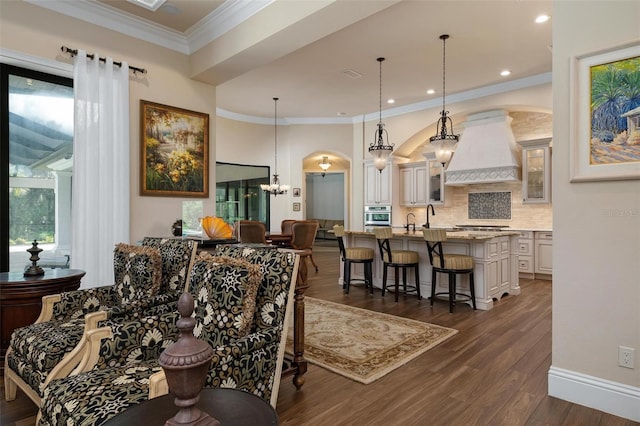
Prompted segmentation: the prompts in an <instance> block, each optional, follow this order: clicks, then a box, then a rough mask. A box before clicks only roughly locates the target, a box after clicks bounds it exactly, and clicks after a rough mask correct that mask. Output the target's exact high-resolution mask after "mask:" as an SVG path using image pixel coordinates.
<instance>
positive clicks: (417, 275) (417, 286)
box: [415, 263, 422, 300]
mask: <svg viewBox="0 0 640 426" xmlns="http://www.w3.org/2000/svg"><path fill="white" fill-rule="evenodd" d="M415 268H416V292H417V293H418V300H422V296H421V295H420V274H419V273H418V269H419V268H418V264H417V263H416V266H415Z"/></svg>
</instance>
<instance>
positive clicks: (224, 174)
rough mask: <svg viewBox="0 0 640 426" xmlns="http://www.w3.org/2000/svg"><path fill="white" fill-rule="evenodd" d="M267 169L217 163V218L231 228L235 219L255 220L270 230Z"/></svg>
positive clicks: (264, 167)
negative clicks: (265, 189)
mask: <svg viewBox="0 0 640 426" xmlns="http://www.w3.org/2000/svg"><path fill="white" fill-rule="evenodd" d="M262 183H266V184H268V183H269V167H267V166H250V165H245V164H233V163H222V162H216V210H217V211H216V216H218V217H221V218H222V219H224V221H225V222H227V223H229V224H230V225H233V224H234V223H235V222H237V221H238V220H243V219H248V220H258V221H260V222H263V223H265V224H266V225H267V229H269V201H270V200H269V194H267V193H265V192H264V191H263V190H262V189H260V184H262Z"/></svg>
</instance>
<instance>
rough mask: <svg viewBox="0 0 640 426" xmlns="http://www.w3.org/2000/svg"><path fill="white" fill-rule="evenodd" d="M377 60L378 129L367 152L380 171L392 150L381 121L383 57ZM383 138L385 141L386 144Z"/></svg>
mask: <svg viewBox="0 0 640 426" xmlns="http://www.w3.org/2000/svg"><path fill="white" fill-rule="evenodd" d="M377 61H378V62H379V63H380V121H379V122H378V129H377V130H376V134H375V137H374V140H373V143H371V144H370V145H369V153H370V154H371V155H372V156H373V164H375V166H376V169H378V170H379V171H380V173H382V170H384V167H385V166H386V165H387V158H389V155H391V152H392V151H393V144H391V145H389V135H388V133H387V131H386V130H385V128H384V124H383V123H382V62H383V61H384V58H378V59H377ZM385 139H386V141H387V142H386V145H385Z"/></svg>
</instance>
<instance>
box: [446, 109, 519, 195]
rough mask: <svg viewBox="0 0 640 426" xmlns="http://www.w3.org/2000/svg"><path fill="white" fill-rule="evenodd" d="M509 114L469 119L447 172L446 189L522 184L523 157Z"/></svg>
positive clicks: (494, 113) (497, 112)
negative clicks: (485, 184)
mask: <svg viewBox="0 0 640 426" xmlns="http://www.w3.org/2000/svg"><path fill="white" fill-rule="evenodd" d="M511 120H512V118H511V117H509V115H508V114H507V112H506V111H503V110H492V111H485V112H481V113H477V114H472V115H469V116H468V117H467V122H466V123H465V127H464V133H463V134H462V136H461V138H460V141H459V142H458V147H457V148H456V151H455V153H454V155H453V157H451V161H450V162H449V166H448V167H447V169H446V171H445V184H446V185H471V184H478V183H497V182H514V181H519V180H520V153H519V151H518V147H517V145H516V141H515V138H514V137H513V132H512V131H511Z"/></svg>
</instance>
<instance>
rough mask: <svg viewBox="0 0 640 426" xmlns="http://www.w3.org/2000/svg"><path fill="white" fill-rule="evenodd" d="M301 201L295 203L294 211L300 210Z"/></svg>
mask: <svg viewBox="0 0 640 426" xmlns="http://www.w3.org/2000/svg"><path fill="white" fill-rule="evenodd" d="M300 207H301V205H300V203H293V211H294V212H299V211H300Z"/></svg>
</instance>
